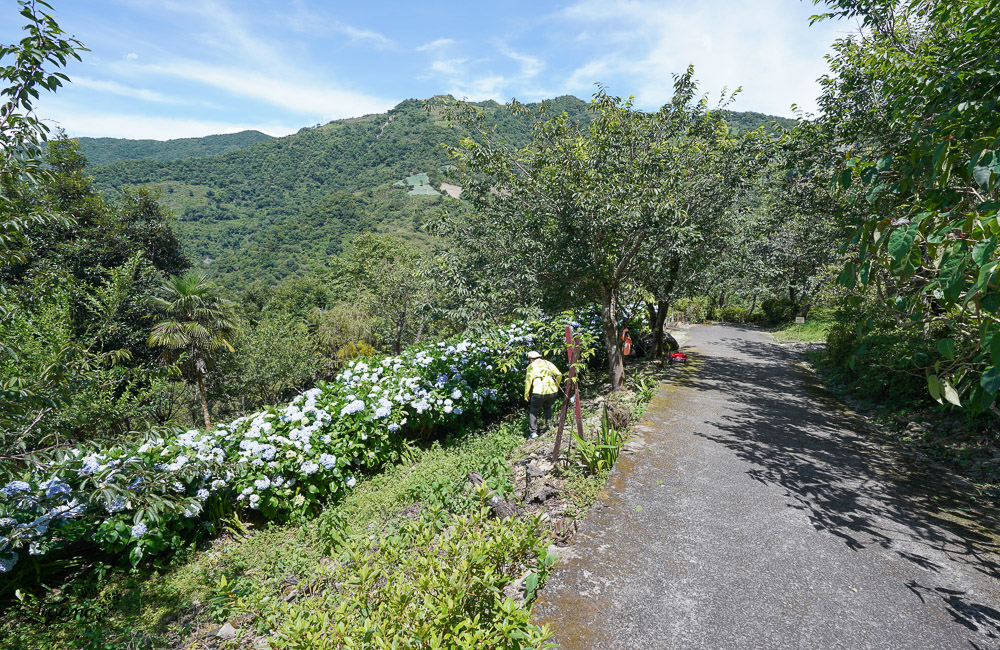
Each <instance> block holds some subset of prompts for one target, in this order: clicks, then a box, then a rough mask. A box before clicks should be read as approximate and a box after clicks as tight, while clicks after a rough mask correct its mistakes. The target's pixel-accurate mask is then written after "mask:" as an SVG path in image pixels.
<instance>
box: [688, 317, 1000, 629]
mask: <svg viewBox="0 0 1000 650" xmlns="http://www.w3.org/2000/svg"><path fill="white" fill-rule="evenodd" d="M747 329H748V330H749V329H752V328H747ZM699 347H700V349H701V351H702V352H703V353H704V354H700V355H698V357H699V359H698V361H699V362H700V365H701V368H700V372H698V373H697V375H695V376H693V377H689V378H685V379H684V380H682V381H683V383H684V384H685V385H687V386H689V387H692V388H695V389H703V390H712V391H715V390H722V391H723V392H725V393H726V394H727V395H728V396H729V398H730V399H731V400H732V404H731V405H730V407H731V408H730V410H728V411H727V412H726V413H727V414H726V415H725V416H723V417H721V418H719V421H716V422H712V423H711V424H712V426H713V427H716V428H717V429H719V430H721V431H723V432H724V434H722V435H709V434H704V433H698V434H697V435H701V436H703V437H706V438H709V439H711V440H714V441H716V442H718V443H720V444H722V445H725V446H726V447H728V448H730V449H732V450H733V451H734V452H735V453H736V454H737V455H738V456H739V457H740V458H742V459H743V460H745V461H747V462H749V463H751V464H752V466H753V467H752V469H750V470H749V471H748V474H749V475H750V476H751V477H752V478H753V479H754V480H757V481H760V482H761V483H765V484H771V485H779V486H781V487H782V488H783V489H784V490H785V491H786V496H787V497H788V498H789V499H790V500H791V501H790V507H793V508H796V509H799V510H802V511H804V512H805V513H806V514H807V516H808V517H809V520H810V522H811V523H812V525H813V526H814V527H815V528H816V529H817V530H820V531H826V532H828V533H829V534H831V535H835V536H836V537H838V538H840V539H841V540H842V541H843V542H844V544H846V545H847V546H848V547H849V548H851V549H853V550H855V551H858V550H861V549H864V548H866V547H868V546H870V545H873V544H876V545H878V546H880V547H882V548H884V549H887V550H889V551H890V552H892V553H894V554H895V555H896V556H897V557H899V558H901V559H902V560H905V561H908V562H912V563H914V564H915V565H917V566H919V567H921V568H922V569H924V570H927V571H931V572H934V573H938V574H941V573H942V572H943V571H945V567H944V566H942V562H943V561H945V560H947V561H949V562H954V563H957V564H960V565H964V566H966V567H969V568H971V569H973V570H974V571H977V572H980V573H982V574H985V575H986V576H989V577H990V578H992V579H994V580H996V579H1000V564H998V562H997V559H996V558H997V554H998V552H1000V536H998V535H997V534H996V533H994V532H991V531H995V530H996V529H997V528H996V525H997V523H998V518H997V513H996V512H995V511H991V510H989V509H988V507H986V506H984V505H982V504H981V503H979V502H976V501H975V498H976V496H977V494H976V491H975V488H974V487H973V486H972V485H970V484H967V483H966V484H963V483H962V482H961V481H959V480H957V479H954V478H951V477H948V476H942V475H941V471H940V470H936V469H933V468H932V467H931V466H929V465H927V464H925V463H922V462H921V461H919V460H916V459H911V458H907V457H904V456H902V455H901V454H899V453H896V452H894V451H892V450H890V449H886V448H884V447H881V446H879V445H877V444H875V443H874V442H872V441H871V440H869V439H866V435H865V432H866V431H869V430H870V425H869V424H868V423H867V422H865V421H864V420H863V419H862V418H860V417H859V416H858V415H856V414H854V413H852V412H850V411H848V410H847V409H846V408H845V407H844V405H843V404H842V403H841V402H839V401H838V400H837V399H836V398H834V397H833V396H832V395H831V394H830V393H829V392H827V391H826V390H825V389H823V388H822V387H820V386H819V385H817V383H816V381H815V379H814V378H813V376H812V375H811V373H809V372H808V371H806V370H804V369H802V368H799V367H796V363H797V362H798V358H797V356H796V354H795V353H794V352H792V351H790V350H787V349H784V348H781V347H780V346H776V345H773V344H770V343H766V342H759V341H752V340H745V339H737V338H727V337H725V335H723V336H722V337H720V338H719V339H718V340H717V341H714V342H703V343H702V344H700V346H699ZM715 347H720V348H723V347H724V348H728V350H727V351H726V352H725V353H724V354H721V355H718V356H716V355H714V354H712V348H715ZM907 586H908V587H909V588H910V589H911V590H912V591H913V592H914V593H915V594H917V595H918V596H920V598H921V600H922V601H925V602H926V600H927V599H940V600H941V601H942V602H943V604H944V606H945V608H946V609H947V611H948V612H949V613H950V614H951V615H952V616H953V617H954V618H955V620H956V621H957V622H958V623H960V624H962V625H963V626H965V627H967V628H969V629H970V630H977V631H979V632H980V633H982V634H985V635H986V636H987V637H989V638H990V639H997V638H1000V611H998V610H996V609H994V608H992V607H989V606H987V605H984V604H979V603H974V602H969V600H968V599H967V598H966V593H965V592H959V591H953V590H949V589H943V588H932V587H924V586H921V585H919V584H916V583H915V582H914V583H909V584H907ZM970 643H971V641H970ZM973 646H974V647H979V646H975V644H973Z"/></svg>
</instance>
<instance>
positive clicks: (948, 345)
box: [937, 339, 955, 359]
mask: <svg viewBox="0 0 1000 650" xmlns="http://www.w3.org/2000/svg"><path fill="white" fill-rule="evenodd" d="M937 348H938V352H940V353H941V356H943V357H944V358H945V359H954V358H955V339H941V340H940V341H938V342H937Z"/></svg>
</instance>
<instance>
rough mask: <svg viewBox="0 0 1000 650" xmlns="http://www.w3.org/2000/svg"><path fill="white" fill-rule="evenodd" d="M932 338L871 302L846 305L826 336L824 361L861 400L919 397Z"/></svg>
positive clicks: (934, 352)
mask: <svg viewBox="0 0 1000 650" xmlns="http://www.w3.org/2000/svg"><path fill="white" fill-rule="evenodd" d="M935 339H936V337H933V336H925V335H924V333H923V331H922V329H921V328H919V327H903V326H900V324H899V323H897V322H896V321H895V319H893V318H891V317H889V316H888V315H887V314H886V313H885V312H884V311H882V310H881V309H879V308H878V307H877V306H876V305H875V304H874V303H873V302H872V301H865V302H864V303H859V304H856V305H854V306H851V305H847V306H845V307H843V308H842V309H841V310H839V311H838V312H837V314H836V322H835V323H834V325H833V326H832V327H831V328H830V333H829V335H828V337H827V345H826V355H825V363H826V365H827V366H828V367H830V368H831V369H832V370H834V371H835V372H836V373H837V374H838V375H839V378H840V379H841V380H843V381H845V382H846V383H847V384H849V385H850V386H851V387H852V388H853V389H855V390H857V391H859V392H861V393H863V394H864V395H865V397H866V398H869V399H874V400H884V401H887V402H890V403H896V404H904V403H907V402H914V401H924V400H926V396H927V380H926V379H925V377H924V368H926V367H927V366H928V365H929V364H931V363H932V361H933V359H935V358H936V357H937V349H936V345H935Z"/></svg>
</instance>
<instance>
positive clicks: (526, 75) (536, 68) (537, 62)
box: [499, 45, 545, 80]
mask: <svg viewBox="0 0 1000 650" xmlns="http://www.w3.org/2000/svg"><path fill="white" fill-rule="evenodd" d="M499 50H500V52H501V53H502V54H504V56H507V57H509V58H511V59H513V60H515V61H517V62H518V63H520V64H521V73H520V75H518V76H519V78H520V79H522V80H528V79H533V78H535V77H537V76H538V75H539V73H541V72H542V70H544V69H545V61H542V60H541V59H539V58H538V57H534V56H529V55H527V54H521V53H520V52H516V51H514V50H512V49H510V48H509V47H506V46H504V45H500V46H499Z"/></svg>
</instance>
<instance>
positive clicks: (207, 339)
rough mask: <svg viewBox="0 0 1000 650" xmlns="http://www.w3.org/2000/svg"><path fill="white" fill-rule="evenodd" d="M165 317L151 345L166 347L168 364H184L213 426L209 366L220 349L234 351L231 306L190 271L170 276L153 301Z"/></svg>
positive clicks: (202, 277)
mask: <svg viewBox="0 0 1000 650" xmlns="http://www.w3.org/2000/svg"><path fill="white" fill-rule="evenodd" d="M152 303H153V305H154V306H155V307H156V308H158V309H159V310H160V311H161V312H162V314H163V320H161V321H160V322H158V323H157V324H156V325H154V326H153V329H152V331H151V332H150V333H149V344H150V345H151V346H154V347H162V348H165V350H164V356H165V359H166V360H167V362H168V363H170V362H174V361H182V362H183V366H184V368H185V369H186V371H187V375H188V376H189V377H192V378H193V379H194V381H195V382H196V384H197V386H198V396H199V397H200V398H201V410H202V414H203V415H204V417H205V428H209V427H211V426H212V422H211V418H210V417H209V411H208V399H207V397H206V393H205V377H206V376H207V375H208V363H209V362H210V361H211V359H212V357H213V355H215V354H216V353H217V352H218V351H219V350H223V349H225V350H229V351H230V352H232V351H233V346H232V343H230V340H231V339H232V338H233V335H234V334H235V331H236V328H237V326H236V321H235V320H234V318H233V316H232V303H230V302H229V301H228V300H226V299H225V298H222V297H221V296H220V295H219V293H218V291H217V290H216V288H215V287H214V286H213V285H212V284H211V283H210V282H209V281H208V278H207V276H206V275H205V274H203V273H196V272H194V271H189V272H187V273H185V274H184V275H182V276H176V275H174V276H171V277H170V278H169V279H168V280H167V281H165V282H164V283H163V285H162V287H161V295H160V296H157V297H155V298H154V299H153V300H152Z"/></svg>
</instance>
